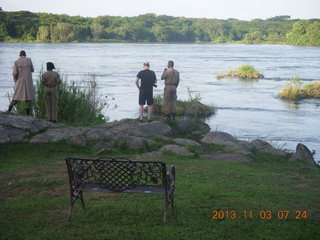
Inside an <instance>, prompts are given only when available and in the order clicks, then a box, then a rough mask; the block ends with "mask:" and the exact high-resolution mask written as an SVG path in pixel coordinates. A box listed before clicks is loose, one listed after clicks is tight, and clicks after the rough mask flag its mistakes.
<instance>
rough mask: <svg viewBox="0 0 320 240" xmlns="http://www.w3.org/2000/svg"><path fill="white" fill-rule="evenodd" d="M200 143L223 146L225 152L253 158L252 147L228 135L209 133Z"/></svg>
mask: <svg viewBox="0 0 320 240" xmlns="http://www.w3.org/2000/svg"><path fill="white" fill-rule="evenodd" d="M201 142H202V143H205V144H216V145H224V146H226V149H225V150H228V151H234V152H236V153H241V154H244V155H249V156H253V151H254V147H252V145H250V144H249V143H248V142H247V141H240V140H237V139H236V138H235V137H233V136H232V135H230V134H229V133H225V132H219V131H214V132H209V133H208V134H206V135H205V136H204V137H203V138H202V139H201Z"/></svg>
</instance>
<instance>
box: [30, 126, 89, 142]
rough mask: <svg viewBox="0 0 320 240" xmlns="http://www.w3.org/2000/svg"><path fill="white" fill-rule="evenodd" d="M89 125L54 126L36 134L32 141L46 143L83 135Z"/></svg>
mask: <svg viewBox="0 0 320 240" xmlns="http://www.w3.org/2000/svg"><path fill="white" fill-rule="evenodd" d="M88 129H89V128H88V127H63V128H52V129H49V130H48V131H46V132H44V133H40V134H38V135H36V136H34V137H33V138H32V139H31V140H30V143H44V142H59V141H62V140H69V139H71V138H72V137H77V136H80V135H83V134H84V133H85V132H86V131H88Z"/></svg>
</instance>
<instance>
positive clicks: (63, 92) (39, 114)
mask: <svg viewBox="0 0 320 240" xmlns="http://www.w3.org/2000/svg"><path fill="white" fill-rule="evenodd" d="M41 75H42V72H40V74H39V76H41ZM61 79H62V83H61V84H60V85H58V86H57V90H58V105H57V107H58V110H57V116H58V121H59V122H62V123H65V124H69V125H78V126H81V125H96V124H100V123H104V122H105V121H106V117H105V116H104V115H103V114H102V109H103V108H104V107H105V106H106V105H107V103H106V102H104V101H103V100H102V99H100V98H99V97H98V92H97V90H98V86H97V82H96V79H95V75H94V74H89V75H87V76H86V79H83V80H82V81H81V82H79V83H76V82H75V81H71V82H68V81H67V80H65V81H64V80H63V77H61ZM35 93H36V94H35V95H36V98H35V100H34V101H33V106H32V113H33V116H34V117H36V118H41V119H47V113H46V106H45V100H44V86H43V84H42V83H41V79H39V80H37V82H36V86H35ZM17 112H18V113H19V114H21V115H23V114H24V113H25V112H24V103H23V102H19V103H18V105H17Z"/></svg>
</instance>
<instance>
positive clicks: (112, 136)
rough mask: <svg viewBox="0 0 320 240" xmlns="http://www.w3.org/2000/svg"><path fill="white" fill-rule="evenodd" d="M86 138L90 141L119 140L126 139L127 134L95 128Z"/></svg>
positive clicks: (87, 133)
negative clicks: (120, 138)
mask: <svg viewBox="0 0 320 240" xmlns="http://www.w3.org/2000/svg"><path fill="white" fill-rule="evenodd" d="M85 136H86V138H87V139H89V140H109V141H111V140H117V139H118V138H119V137H125V136H126V134H124V133H122V132H119V131H113V130H111V129H109V128H103V127H95V128H92V129H90V130H89V131H88V132H86V134H85Z"/></svg>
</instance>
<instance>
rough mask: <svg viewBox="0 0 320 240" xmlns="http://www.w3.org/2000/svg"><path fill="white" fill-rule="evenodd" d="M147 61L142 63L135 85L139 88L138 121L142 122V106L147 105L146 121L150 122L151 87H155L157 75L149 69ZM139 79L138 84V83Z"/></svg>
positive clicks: (151, 105) (151, 107)
mask: <svg viewBox="0 0 320 240" xmlns="http://www.w3.org/2000/svg"><path fill="white" fill-rule="evenodd" d="M149 68H150V64H149V62H145V63H143V70H142V71H140V72H139V73H138V75H137V77H136V86H137V88H138V89H139V113H140V117H139V121H140V122H141V123H142V122H143V106H144V105H145V103H146V102H147V105H148V122H151V121H152V119H151V114H152V110H153V87H157V85H156V83H157V77H156V74H155V73H154V71H151V70H150V69H149ZM139 80H140V84H139Z"/></svg>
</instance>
